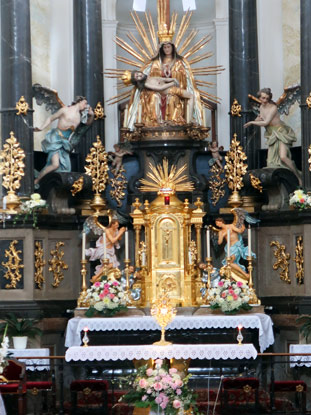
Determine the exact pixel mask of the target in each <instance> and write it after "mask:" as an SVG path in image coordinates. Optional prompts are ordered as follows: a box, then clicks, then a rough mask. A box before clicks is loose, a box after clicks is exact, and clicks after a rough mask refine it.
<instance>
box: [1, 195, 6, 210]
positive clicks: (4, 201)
mask: <svg viewBox="0 0 311 415" xmlns="http://www.w3.org/2000/svg"><path fill="white" fill-rule="evenodd" d="M2 209H3V210H5V209H6V196H4V198H3V200H2Z"/></svg>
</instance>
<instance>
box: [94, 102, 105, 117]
mask: <svg viewBox="0 0 311 415" xmlns="http://www.w3.org/2000/svg"><path fill="white" fill-rule="evenodd" d="M94 115H95V117H94V120H95V121H96V120H102V119H103V118H104V117H105V112H104V108H103V106H102V104H101V102H100V101H98V103H97V104H96V107H95V108H94Z"/></svg>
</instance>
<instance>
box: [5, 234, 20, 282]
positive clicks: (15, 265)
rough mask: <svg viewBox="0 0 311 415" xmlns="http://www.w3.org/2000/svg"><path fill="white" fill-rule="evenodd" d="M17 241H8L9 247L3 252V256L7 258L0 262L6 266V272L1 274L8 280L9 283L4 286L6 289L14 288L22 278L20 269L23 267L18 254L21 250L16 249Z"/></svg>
mask: <svg viewBox="0 0 311 415" xmlns="http://www.w3.org/2000/svg"><path fill="white" fill-rule="evenodd" d="M17 243H18V241H17V240H16V239H15V240H14V241H12V242H11V243H10V246H9V249H6V250H5V254H4V257H5V258H8V260H7V262H2V264H1V265H3V266H4V267H5V268H6V272H5V274H4V275H3V276H4V278H6V279H7V280H10V284H6V286H5V288H6V289H11V288H16V285H17V283H18V282H19V281H20V280H21V278H22V274H21V273H20V269H23V268H24V265H23V264H21V261H22V259H21V258H20V256H19V255H20V254H21V253H22V251H21V250H17V249H16V247H15V245H16V244H17Z"/></svg>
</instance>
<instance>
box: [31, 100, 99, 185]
mask: <svg viewBox="0 0 311 415" xmlns="http://www.w3.org/2000/svg"><path fill="white" fill-rule="evenodd" d="M93 119H94V112H93V110H92V108H91V107H90V106H88V104H87V100H86V99H85V98H84V97H77V100H76V101H75V102H73V103H72V104H71V105H70V106H68V107H66V106H63V107H62V108H61V109H59V110H58V111H57V112H55V113H54V114H52V115H51V116H50V117H48V118H47V119H46V120H45V122H44V123H43V125H42V126H41V127H40V128H35V129H34V131H35V132H38V131H42V130H44V129H45V128H46V127H48V126H49V125H50V124H51V123H52V122H53V121H55V120H58V122H57V127H56V128H52V129H51V130H49V131H48V133H47V134H46V136H45V139H44V140H43V141H42V143H41V146H42V150H43V151H44V152H45V153H47V162H46V165H45V167H44V168H43V169H42V170H41V172H40V173H39V176H38V177H37V179H36V180H35V184H37V183H39V181H40V180H41V179H42V177H43V176H45V175H46V174H48V173H50V172H52V171H63V172H70V171H71V162H70V152H71V151H72V149H73V147H74V146H75V145H77V143H78V141H79V139H80V137H81V136H82V135H83V134H84V133H85V132H86V130H87V128H88V127H89V126H90V125H91V124H92V122H93ZM80 123H83V124H84V126H85V127H84V128H83V127H82V128H80V131H79V132H78V127H79V126H80Z"/></svg>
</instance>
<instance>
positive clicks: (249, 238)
mask: <svg viewBox="0 0 311 415" xmlns="http://www.w3.org/2000/svg"><path fill="white" fill-rule="evenodd" d="M247 234H248V235H247V236H248V256H249V257H251V256H252V230H251V227H250V225H249V226H248V230H247Z"/></svg>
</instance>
